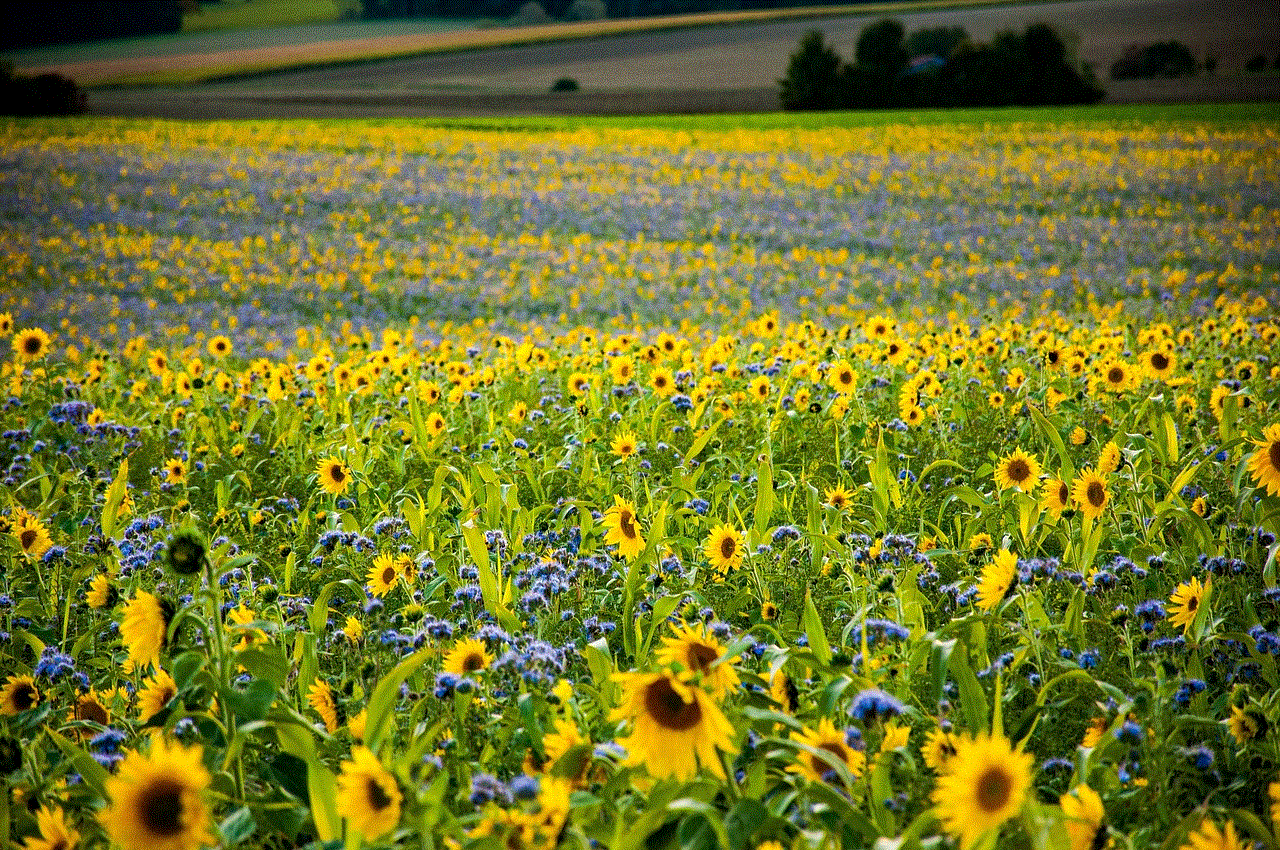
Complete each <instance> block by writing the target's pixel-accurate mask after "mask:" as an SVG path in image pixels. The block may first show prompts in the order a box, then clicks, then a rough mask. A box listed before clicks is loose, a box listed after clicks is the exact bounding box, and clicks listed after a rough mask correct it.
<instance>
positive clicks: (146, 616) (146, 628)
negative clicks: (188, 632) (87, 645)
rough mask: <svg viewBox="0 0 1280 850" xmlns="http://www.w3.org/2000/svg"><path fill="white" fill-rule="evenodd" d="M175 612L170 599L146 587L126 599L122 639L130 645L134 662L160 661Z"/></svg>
mask: <svg viewBox="0 0 1280 850" xmlns="http://www.w3.org/2000/svg"><path fill="white" fill-rule="evenodd" d="M172 616H173V614H172V611H171V610H170V608H169V605H168V603H167V602H166V601H162V600H160V599H157V598H156V597H155V596H152V595H151V594H150V593H147V592H146V591H145V590H139V591H137V592H135V593H134V595H133V598H132V599H130V600H129V601H128V602H126V603H125V606H124V618H123V619H122V620H121V621H120V640H121V641H122V642H123V643H124V645H125V646H126V647H128V650H129V660H130V661H132V662H133V663H134V665H136V666H139V667H145V666H146V665H148V664H155V665H159V663H160V650H161V649H162V648H163V647H164V644H165V639H166V638H167V636H168V633H169V619H170V618H171V617H172Z"/></svg>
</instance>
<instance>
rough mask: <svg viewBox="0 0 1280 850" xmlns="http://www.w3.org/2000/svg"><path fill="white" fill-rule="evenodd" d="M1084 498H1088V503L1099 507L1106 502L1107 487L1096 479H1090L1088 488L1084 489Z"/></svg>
mask: <svg viewBox="0 0 1280 850" xmlns="http://www.w3.org/2000/svg"><path fill="white" fill-rule="evenodd" d="M1084 495H1085V498H1086V499H1088V500H1089V504H1090V505H1092V506H1093V507H1095V508H1100V507H1102V506H1103V505H1105V504H1106V503H1107V488H1105V487H1103V486H1102V484H1101V483H1099V482H1097V481H1090V482H1089V486H1088V488H1087V489H1086V490H1085V491H1084Z"/></svg>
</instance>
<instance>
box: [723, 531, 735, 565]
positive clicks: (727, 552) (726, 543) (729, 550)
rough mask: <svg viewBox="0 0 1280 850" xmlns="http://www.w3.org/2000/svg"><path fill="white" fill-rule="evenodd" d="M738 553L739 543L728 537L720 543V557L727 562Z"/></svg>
mask: <svg viewBox="0 0 1280 850" xmlns="http://www.w3.org/2000/svg"><path fill="white" fill-rule="evenodd" d="M736 551H738V541H736V540H734V539H733V538H732V537H729V536H728V535H726V536H725V538H724V539H723V540H721V541H720V557H721V558H724V559H725V560H726V561H727V560H729V559H730V558H732V557H733V553H734V552H736Z"/></svg>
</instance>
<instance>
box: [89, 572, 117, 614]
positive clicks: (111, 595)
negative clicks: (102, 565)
mask: <svg viewBox="0 0 1280 850" xmlns="http://www.w3.org/2000/svg"><path fill="white" fill-rule="evenodd" d="M119 599H120V594H119V592H118V591H117V590H116V586H115V585H114V584H113V583H112V581H111V576H109V575H107V574H106V573H98V574H97V575H96V576H94V577H93V579H92V581H90V582H89V592H88V593H87V594H86V595H85V601H86V602H88V603H89V607H90V608H110V607H112V606H113V605H115V604H116V602H118V601H119Z"/></svg>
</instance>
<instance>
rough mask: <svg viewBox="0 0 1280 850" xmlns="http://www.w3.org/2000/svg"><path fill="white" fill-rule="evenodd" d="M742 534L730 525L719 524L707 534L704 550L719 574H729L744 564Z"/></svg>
mask: <svg viewBox="0 0 1280 850" xmlns="http://www.w3.org/2000/svg"><path fill="white" fill-rule="evenodd" d="M742 548H743V542H742V535H741V534H740V533H739V532H738V531H737V530H736V529H734V528H733V527H732V526H730V525H724V524H722V525H718V526H716V527H715V528H713V529H711V533H710V534H708V535H707V542H706V543H705V544H704V545H703V547H702V551H703V553H704V554H705V555H706V556H707V560H708V561H710V562H711V568H712V569H713V570H715V572H716V574H717V575H721V576H723V575H727V574H728V573H729V571H730V570H736V569H737V568H738V567H740V566H742Z"/></svg>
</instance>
